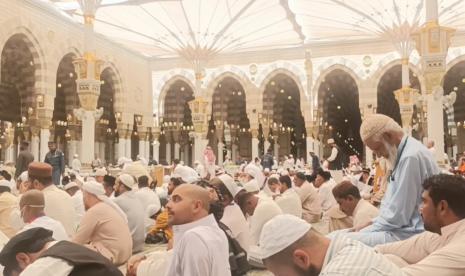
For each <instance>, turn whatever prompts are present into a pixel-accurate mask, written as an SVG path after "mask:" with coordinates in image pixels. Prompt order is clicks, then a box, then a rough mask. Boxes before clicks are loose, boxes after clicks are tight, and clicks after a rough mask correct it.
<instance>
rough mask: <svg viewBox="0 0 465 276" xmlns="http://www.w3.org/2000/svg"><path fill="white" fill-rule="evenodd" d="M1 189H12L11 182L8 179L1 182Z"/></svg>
mask: <svg viewBox="0 0 465 276" xmlns="http://www.w3.org/2000/svg"><path fill="white" fill-rule="evenodd" d="M0 187H8V188H10V189H11V182H10V181H8V180H6V179H2V180H0Z"/></svg>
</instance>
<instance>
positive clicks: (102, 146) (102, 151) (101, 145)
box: [99, 142, 106, 161]
mask: <svg viewBox="0 0 465 276" xmlns="http://www.w3.org/2000/svg"><path fill="white" fill-rule="evenodd" d="M105 147H106V145H105V142H100V143H99V154H100V160H102V161H103V160H106V159H105Z"/></svg>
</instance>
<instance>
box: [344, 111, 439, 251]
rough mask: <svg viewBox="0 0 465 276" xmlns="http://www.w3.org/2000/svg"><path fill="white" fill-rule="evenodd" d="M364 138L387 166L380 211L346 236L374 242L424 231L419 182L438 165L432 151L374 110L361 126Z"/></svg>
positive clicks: (387, 240)
mask: <svg viewBox="0 0 465 276" xmlns="http://www.w3.org/2000/svg"><path fill="white" fill-rule="evenodd" d="M360 136H361V138H362V140H363V142H364V143H365V144H366V146H367V147H369V148H370V149H371V150H372V151H373V153H375V154H376V155H377V156H382V157H384V158H386V160H387V162H388V166H389V167H390V174H389V175H390V176H389V177H388V181H389V183H388V186H387V191H386V194H385V196H384V199H383V201H382V202H381V207H380V211H379V215H378V216H377V217H376V218H374V219H373V220H372V221H370V222H369V223H367V224H366V225H361V226H360V227H357V228H354V232H351V233H348V234H347V237H349V238H352V239H355V240H359V241H361V242H363V243H365V244H367V245H370V246H375V245H378V244H384V243H388V242H394V241H399V240H405V239H407V238H409V237H411V236H413V235H416V234H419V233H421V232H423V231H424V228H423V221H422V219H421V216H420V212H419V207H420V204H421V193H422V191H423V188H422V186H421V185H422V183H423V182H424V181H425V180H426V179H427V178H428V177H430V176H432V175H435V174H438V173H439V169H438V167H437V165H436V161H435V159H434V158H433V155H432V154H431V152H430V151H429V150H428V149H427V148H426V147H425V146H424V145H423V144H422V143H420V142H419V141H417V140H416V139H414V138H413V137H409V136H407V135H405V134H404V132H403V130H402V127H401V126H399V124H397V123H396V122H395V121H394V120H393V119H391V118H390V117H388V116H386V115H382V114H375V115H371V116H370V117H368V118H367V119H366V120H365V121H364V122H363V123H362V125H361V126H360Z"/></svg>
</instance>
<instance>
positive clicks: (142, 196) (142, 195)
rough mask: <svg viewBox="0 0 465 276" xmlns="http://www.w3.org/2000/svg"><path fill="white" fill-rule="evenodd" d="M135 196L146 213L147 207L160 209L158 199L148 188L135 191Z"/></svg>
mask: <svg viewBox="0 0 465 276" xmlns="http://www.w3.org/2000/svg"><path fill="white" fill-rule="evenodd" d="M135 194H136V197H137V198H138V199H139V201H140V203H142V207H144V210H145V211H147V207H148V206H149V205H157V206H158V207H159V208H160V207H161V203H160V198H159V197H158V195H157V194H156V193H155V192H154V191H153V190H151V189H150V188H149V187H144V188H141V189H139V190H137V191H136V192H135Z"/></svg>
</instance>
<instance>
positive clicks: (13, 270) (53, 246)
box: [0, 227, 123, 276]
mask: <svg viewBox="0 0 465 276" xmlns="http://www.w3.org/2000/svg"><path fill="white" fill-rule="evenodd" d="M0 264H1V265H3V266H4V267H5V270H4V274H3V275H5V276H10V275H21V276H49V275H53V276H67V275H76V276H80V275H82V276H84V275H107V276H122V275H123V274H122V273H121V272H120V271H119V270H118V268H117V267H116V266H114V265H113V264H111V263H110V262H109V261H108V260H107V259H105V258H104V257H103V256H102V255H100V254H98V253H96V252H94V251H92V250H89V249H88V248H85V247H83V246H81V245H78V244H75V243H72V242H68V241H59V242H58V241H55V240H54V239H53V237H52V231H50V230H47V229H44V228H40V227H38V228H32V229H29V230H26V231H24V232H22V233H19V234H18V235H16V236H14V237H13V238H12V239H11V240H10V241H8V243H7V244H6V245H5V247H4V248H3V249H2V251H1V252H0ZM0 267H1V266H0Z"/></svg>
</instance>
